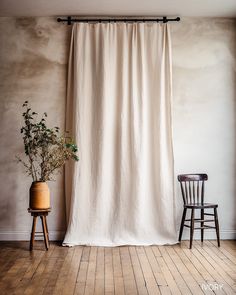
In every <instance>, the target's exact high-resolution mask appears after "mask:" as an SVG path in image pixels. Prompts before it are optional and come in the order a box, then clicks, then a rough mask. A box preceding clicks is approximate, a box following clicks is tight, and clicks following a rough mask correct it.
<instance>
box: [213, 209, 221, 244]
mask: <svg viewBox="0 0 236 295" xmlns="http://www.w3.org/2000/svg"><path fill="white" fill-rule="evenodd" d="M214 218H215V227H216V236H217V243H218V247H220V229H219V221H218V214H217V208H214Z"/></svg>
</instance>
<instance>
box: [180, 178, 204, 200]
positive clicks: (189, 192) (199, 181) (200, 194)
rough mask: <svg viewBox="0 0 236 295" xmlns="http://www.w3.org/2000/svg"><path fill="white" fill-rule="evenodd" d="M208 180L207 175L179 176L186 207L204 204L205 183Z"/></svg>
mask: <svg viewBox="0 0 236 295" xmlns="http://www.w3.org/2000/svg"><path fill="white" fill-rule="evenodd" d="M206 180H208V176H207V174H181V175H178V181H179V182H180V187H181V193H182V197H183V201H184V204H185V205H188V204H203V203H204V190H205V185H204V183H205V181H206Z"/></svg>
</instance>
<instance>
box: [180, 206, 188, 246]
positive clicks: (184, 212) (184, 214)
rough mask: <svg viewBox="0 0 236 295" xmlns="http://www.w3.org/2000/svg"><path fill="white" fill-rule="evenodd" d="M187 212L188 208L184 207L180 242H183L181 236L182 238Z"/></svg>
mask: <svg viewBox="0 0 236 295" xmlns="http://www.w3.org/2000/svg"><path fill="white" fill-rule="evenodd" d="M186 212H187V208H184V211H183V215H182V220H181V225H180V230H179V242H181V238H182V233H183V229H184V221H185V217H186Z"/></svg>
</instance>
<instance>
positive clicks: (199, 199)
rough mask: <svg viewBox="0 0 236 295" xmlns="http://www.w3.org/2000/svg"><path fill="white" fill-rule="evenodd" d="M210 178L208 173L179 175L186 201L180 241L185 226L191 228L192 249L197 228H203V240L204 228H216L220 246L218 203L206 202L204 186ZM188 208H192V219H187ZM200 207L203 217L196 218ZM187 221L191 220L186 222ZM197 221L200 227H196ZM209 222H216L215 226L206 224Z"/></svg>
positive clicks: (202, 236) (202, 235)
mask: <svg viewBox="0 0 236 295" xmlns="http://www.w3.org/2000/svg"><path fill="white" fill-rule="evenodd" d="M206 180H208V176H207V174H182V175H178V181H179V182H180V187H181V192H182V197H183V201H184V210H183V215H182V220H181V225H180V231H179V242H181V238H182V233H183V228H184V226H186V227H188V228H190V247H189V248H190V249H191V248H192V243H193V234H194V230H195V229H201V241H202V242H203V238H204V229H208V228H215V229H216V236H217V242H218V247H220V232H219V221H218V215H217V208H218V205H217V204H209V203H204V186H205V181H206ZM187 209H191V219H185V218H186V213H187ZM196 209H199V210H201V211H200V216H201V218H195V210H196ZM205 209H213V210H214V213H213V214H212V213H205V211H204V210H205ZM205 216H214V219H205ZM186 221H189V222H190V225H189V224H185V222H186ZM195 222H199V223H200V227H195ZM207 222H214V223H215V226H210V225H206V224H205V223H207Z"/></svg>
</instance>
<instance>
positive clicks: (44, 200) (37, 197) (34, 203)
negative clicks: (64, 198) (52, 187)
mask: <svg viewBox="0 0 236 295" xmlns="http://www.w3.org/2000/svg"><path fill="white" fill-rule="evenodd" d="M29 207H30V209H35V210H36V209H48V208H50V192H49V188H48V185H47V183H46V182H43V181H35V182H33V183H32V185H31V187H30V203H29Z"/></svg>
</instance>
